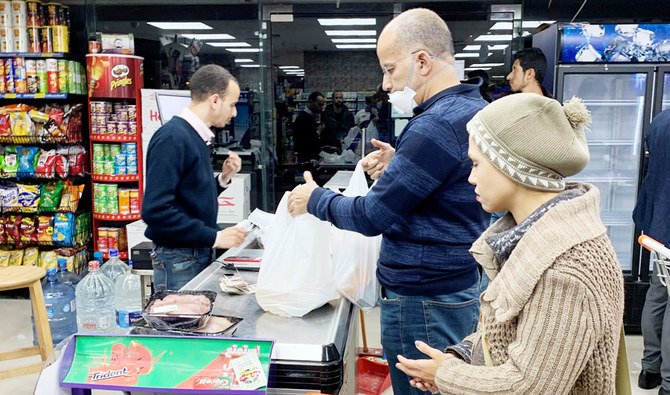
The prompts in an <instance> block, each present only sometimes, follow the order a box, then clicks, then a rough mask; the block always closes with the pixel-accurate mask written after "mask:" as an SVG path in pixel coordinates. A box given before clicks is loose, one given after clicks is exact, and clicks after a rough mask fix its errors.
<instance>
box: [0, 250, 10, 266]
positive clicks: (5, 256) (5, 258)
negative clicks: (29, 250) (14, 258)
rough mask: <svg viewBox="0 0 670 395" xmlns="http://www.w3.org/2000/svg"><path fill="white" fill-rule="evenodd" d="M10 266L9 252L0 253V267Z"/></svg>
mask: <svg viewBox="0 0 670 395" xmlns="http://www.w3.org/2000/svg"><path fill="white" fill-rule="evenodd" d="M7 266H9V251H4V250H3V251H0V267H7Z"/></svg>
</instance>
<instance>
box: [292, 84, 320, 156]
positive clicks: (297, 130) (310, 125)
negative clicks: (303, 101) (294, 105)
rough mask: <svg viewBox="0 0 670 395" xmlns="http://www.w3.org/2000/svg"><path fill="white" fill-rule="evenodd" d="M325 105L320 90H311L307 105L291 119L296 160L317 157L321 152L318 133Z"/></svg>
mask: <svg viewBox="0 0 670 395" xmlns="http://www.w3.org/2000/svg"><path fill="white" fill-rule="evenodd" d="M325 106H326V99H324V97H323V95H322V94H321V92H312V93H311V94H310V95H309V98H308V99H307V106H306V107H305V109H304V110H302V111H300V112H299V113H298V116H297V117H296V118H295V121H293V143H294V147H295V152H296V154H298V162H309V161H310V160H311V159H319V152H321V142H320V139H319V135H320V134H321V133H322V132H323V129H324V126H323V123H322V122H321V119H322V115H323V114H322V112H323V108H324V107H325Z"/></svg>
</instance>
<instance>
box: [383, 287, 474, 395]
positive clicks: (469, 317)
mask: <svg viewBox="0 0 670 395" xmlns="http://www.w3.org/2000/svg"><path fill="white" fill-rule="evenodd" d="M480 285H481V283H480V282H479V281H477V282H475V284H474V285H472V287H470V288H468V289H465V290H463V291H459V292H455V293H452V294H448V295H437V296H430V297H426V296H402V295H399V294H396V293H394V292H391V291H389V290H388V289H382V299H381V300H380V305H381V332H382V333H381V337H382V347H383V349H384V353H385V354H386V360H387V361H388V365H389V371H390V373H391V383H392V384H393V393H394V394H395V395H406V394H407V395H409V394H417V395H418V394H423V392H422V391H419V390H418V389H416V388H412V387H411V386H410V385H409V379H410V378H409V377H407V375H405V374H404V373H403V372H401V371H400V370H398V369H397V368H396V367H395V364H396V363H397V362H398V357H397V356H398V354H400V355H402V356H404V357H406V358H410V359H425V358H427V357H426V355H424V354H423V353H421V352H420V351H419V350H417V349H416V347H415V346H414V341H415V340H421V341H423V342H425V343H426V344H428V345H429V346H431V347H433V348H437V349H439V350H444V349H445V348H446V347H447V346H450V345H452V344H456V343H458V342H460V341H461V340H462V339H463V338H464V337H465V336H467V335H469V334H471V333H472V332H474V330H475V329H476V326H477V321H478V319H479V293H480Z"/></svg>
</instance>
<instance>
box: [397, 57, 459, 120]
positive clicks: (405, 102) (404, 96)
mask: <svg viewBox="0 0 670 395" xmlns="http://www.w3.org/2000/svg"><path fill="white" fill-rule="evenodd" d="M449 67H453V66H452V65H450V64H448V63H447V64H445V65H444V66H443V67H442V69H440V70H439V71H438V72H437V73H436V74H434V75H433V76H432V77H429V78H428V79H427V80H426V81H424V82H422V83H421V84H420V85H419V86H418V87H417V89H419V88H421V87H423V86H424V85H426V84H427V83H428V82H429V81H430V80H432V79H433V78H435V77H437V75H438V74H441V73H442V72H443V71H445V70H446V69H448V68H449ZM413 76H414V60H413V59H412V68H411V70H410V73H409V80H408V81H407V85H405V88H404V89H403V90H402V91H395V92H391V93H389V102H390V103H391V104H392V105H393V108H394V109H395V110H396V111H398V112H399V113H402V114H407V115H412V113H413V111H414V108H415V107H416V106H418V104H417V102H416V101H415V100H414V97H415V96H416V91H415V90H414V89H412V87H411V85H412V77H413Z"/></svg>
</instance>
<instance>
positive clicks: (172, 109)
mask: <svg viewBox="0 0 670 395" xmlns="http://www.w3.org/2000/svg"><path fill="white" fill-rule="evenodd" d="M156 104H157V105H158V114H159V116H160V117H161V124H163V125H164V124H165V123H166V122H167V121H169V120H170V119H172V117H173V116H175V115H177V114H179V113H180V112H181V110H183V109H184V108H185V107H187V106H188V105H189V104H191V92H189V91H169V92H156Z"/></svg>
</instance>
